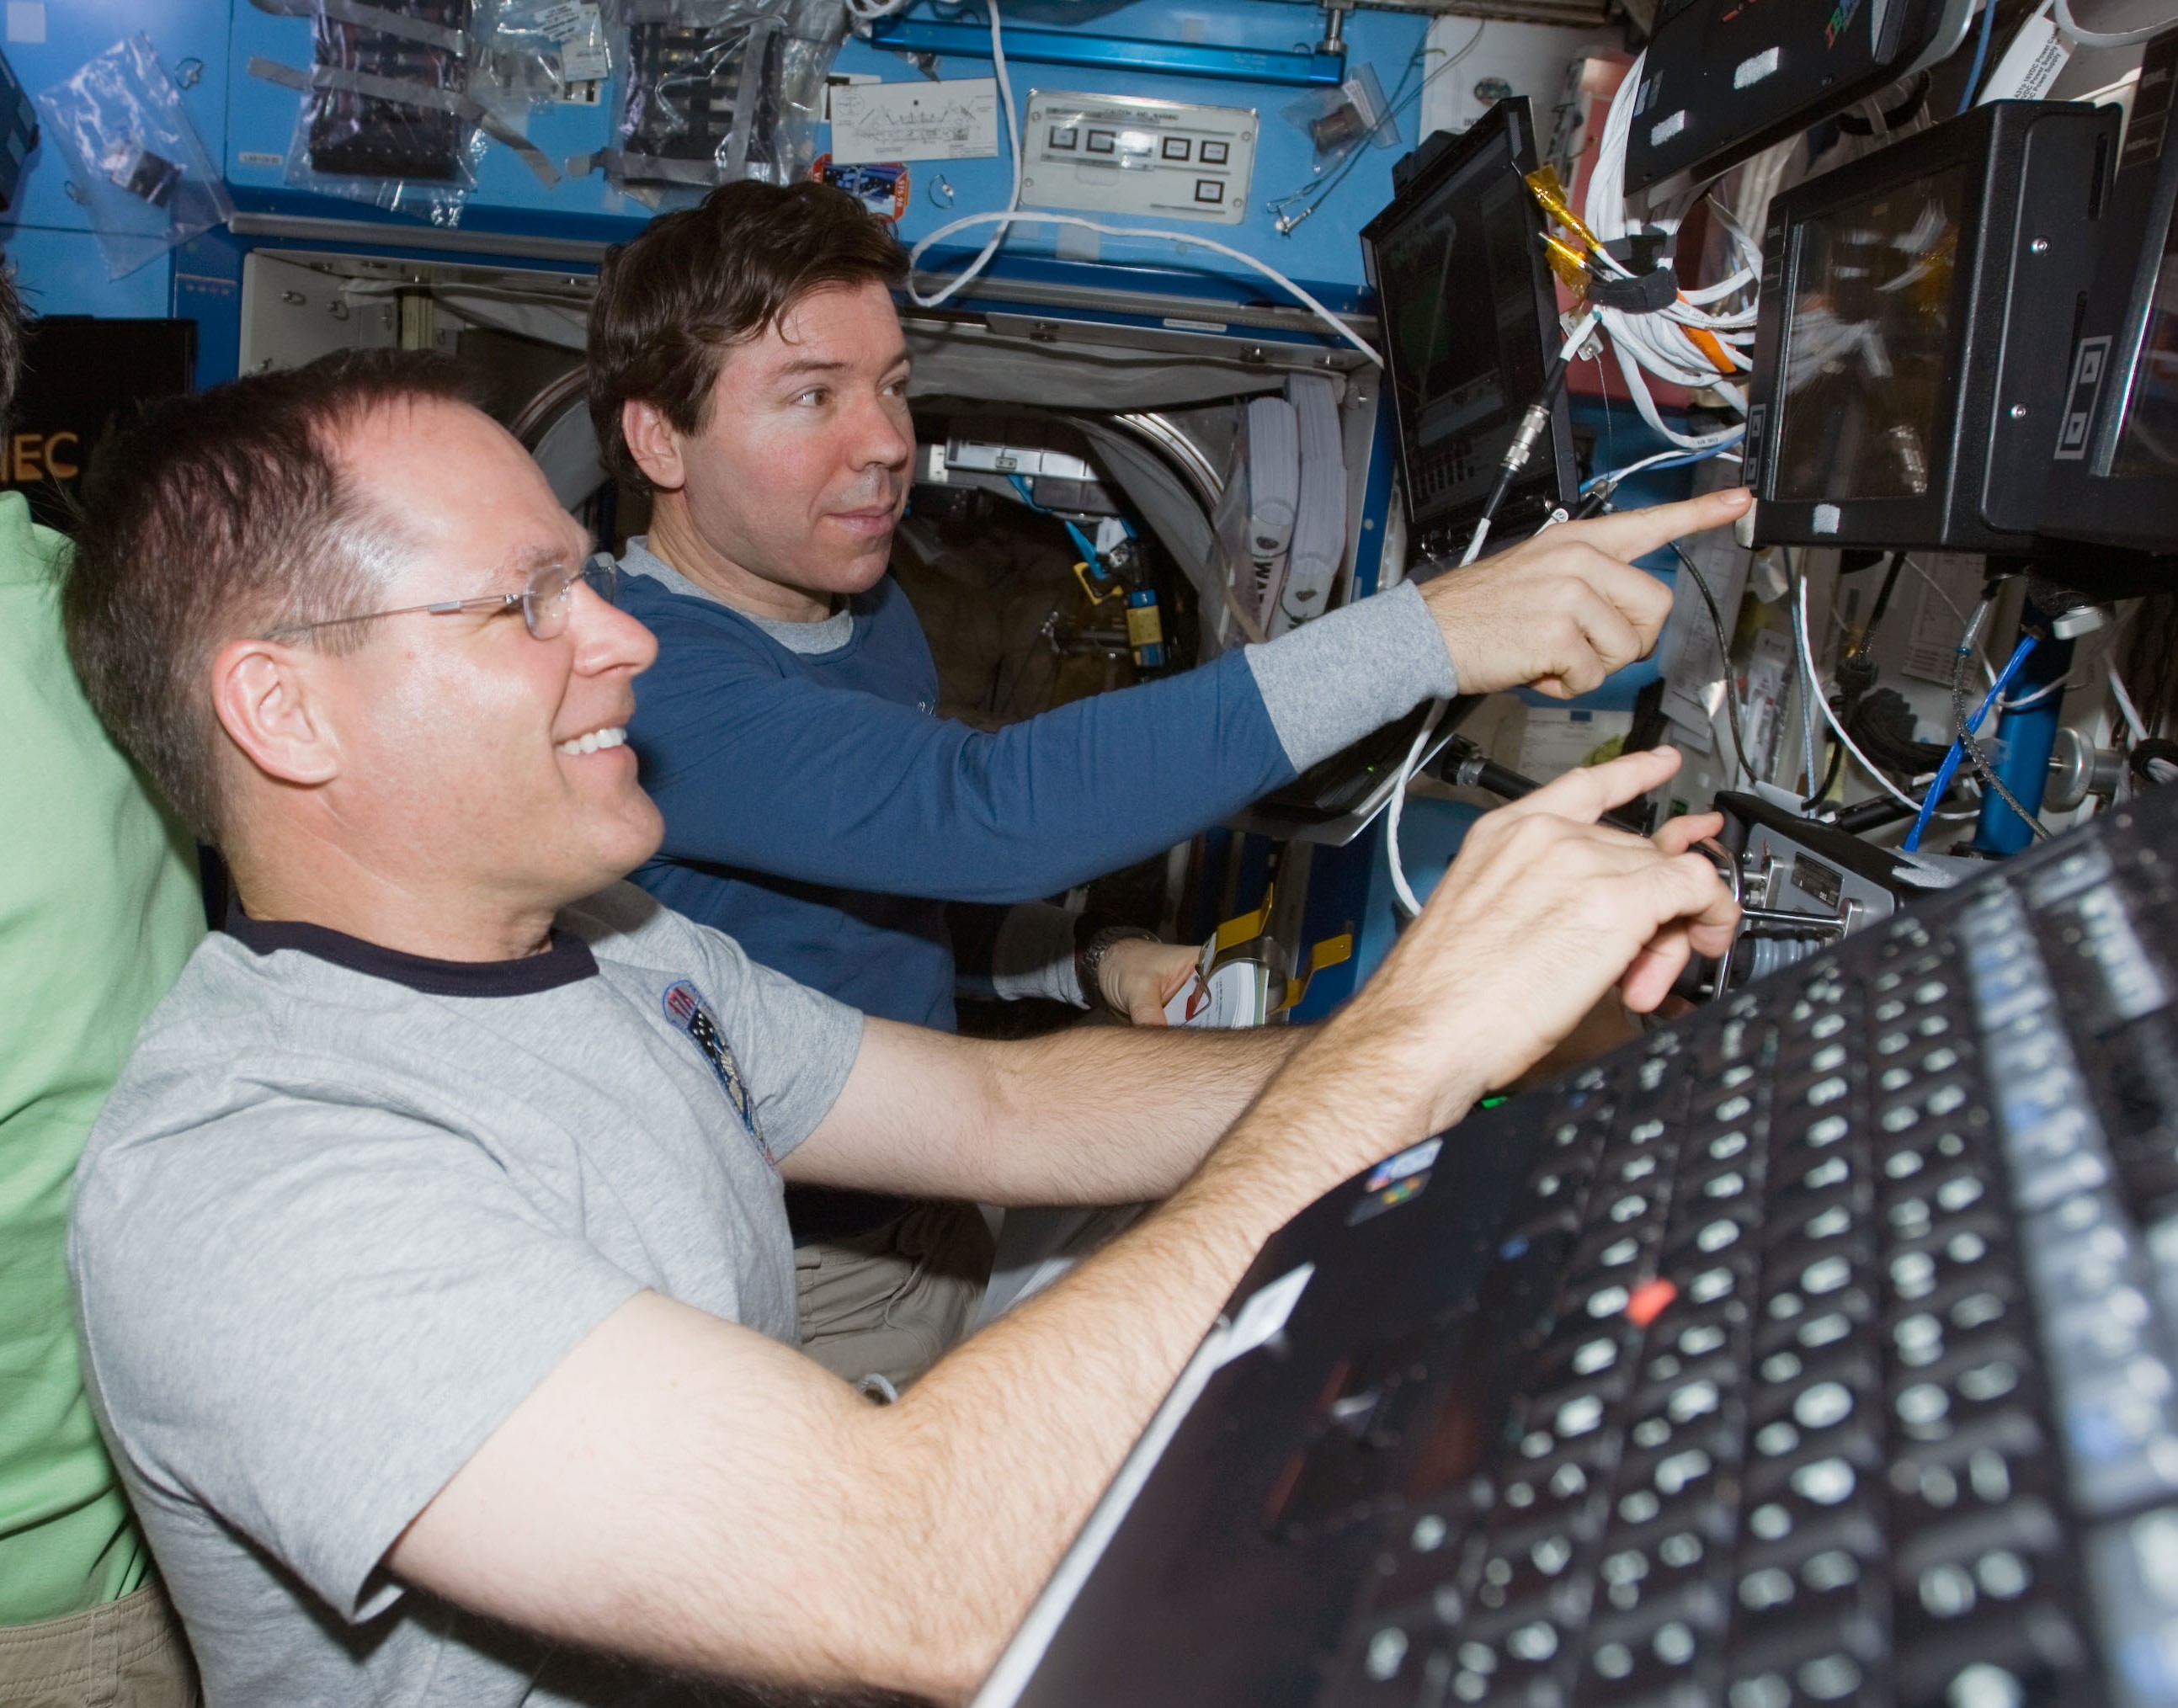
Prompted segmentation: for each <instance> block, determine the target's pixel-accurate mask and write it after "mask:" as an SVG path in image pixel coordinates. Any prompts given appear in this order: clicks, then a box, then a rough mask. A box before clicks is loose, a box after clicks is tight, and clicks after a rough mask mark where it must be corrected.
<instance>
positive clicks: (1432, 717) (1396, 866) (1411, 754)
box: [1384, 700, 1451, 919]
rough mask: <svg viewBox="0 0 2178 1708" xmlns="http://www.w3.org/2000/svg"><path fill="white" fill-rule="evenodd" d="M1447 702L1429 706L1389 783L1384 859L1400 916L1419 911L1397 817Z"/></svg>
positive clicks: (1401, 810)
mask: <svg viewBox="0 0 2178 1708" xmlns="http://www.w3.org/2000/svg"><path fill="white" fill-rule="evenodd" d="M1450 703H1451V702H1450V701H1448V700H1439V701H1437V702H1436V703H1435V704H1434V705H1432V706H1431V708H1430V710H1429V715H1428V716H1427V717H1426V718H1424V719H1423V720H1422V726H1421V728H1420V729H1419V730H1416V731H1415V740H1414V745H1413V746H1412V747H1409V748H1408V749H1407V757H1406V758H1405V759H1404V761H1403V762H1401V764H1400V766H1399V778H1398V782H1396V783H1394V784H1393V786H1392V804H1391V807H1390V809H1389V811H1388V812H1387V814H1386V816H1385V819H1384V861H1385V863H1386V864H1387V866H1388V867H1390V868H1391V872H1392V896H1393V904H1394V905H1395V906H1397V907H1398V910H1399V912H1400V915H1401V917H1404V918H1407V919H1412V918H1413V917H1415V915H1416V914H1418V913H1420V911H1422V905H1421V903H1420V902H1419V901H1416V900H1415V891H1414V886H1413V885H1412V884H1409V883H1408V882H1407V868H1406V865H1405V863H1404V862H1403V861H1401V859H1400V858H1399V819H1400V817H1401V816H1402V813H1403V810H1404V807H1405V806H1406V804H1407V785H1408V784H1409V783H1410V782H1412V781H1413V780H1414V775H1415V766H1417V765H1419V764H1420V763H1421V758H1422V749H1423V748H1424V747H1426V746H1428V745H1429V738H1430V737H1431V736H1433V735H1435V734H1436V726H1437V724H1438V722H1439V720H1442V718H1443V716H1444V709H1445V708H1446V707H1447V705H1449V704H1450Z"/></svg>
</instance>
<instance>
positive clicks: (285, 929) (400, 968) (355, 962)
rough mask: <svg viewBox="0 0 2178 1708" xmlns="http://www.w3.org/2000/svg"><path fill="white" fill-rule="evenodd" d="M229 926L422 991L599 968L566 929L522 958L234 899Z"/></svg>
mask: <svg viewBox="0 0 2178 1708" xmlns="http://www.w3.org/2000/svg"><path fill="white" fill-rule="evenodd" d="M226 930H227V935H228V936H230V937H232V938H233V939H235V941H237V942H238V943H239V944H242V946H243V947H244V948H245V949H247V950H249V951H250V952H251V953H253V954H255V955H271V954H273V953H274V952H276V950H282V949H292V950H295V951H296V952H297V953H298V954H302V955H315V956H316V957H317V958H318V959H319V960H320V961H331V963H332V964H333V965H334V966H344V967H347V969H348V970H349V971H350V972H360V973H363V974H364V975H365V976H366V977H371V978H383V979H387V980H390V981H391V983H395V984H399V985H405V986H406V987H407V988H409V989H410V990H413V991H415V992H416V993H418V994H419V995H423V996H476V997H491V996H535V995H537V994H539V993H540V992H544V991H547V990H557V989H558V988H560V987H561V985H563V984H578V983H581V982H582V981H583V979H586V978H594V977H596V976H597V971H598V962H597V957H596V956H595V955H592V954H591V953H590V945H589V944H587V943H585V942H584V941H583V939H581V938H579V937H577V936H576V935H575V934H574V933H572V932H568V931H558V930H555V931H554V932H553V933H552V940H551V944H550V946H549V947H548V948H547V949H546V950H545V951H544V953H543V954H542V955H523V957H522V958H521V959H520V960H519V961H436V960H434V959H433V958H431V957H430V955H408V954H404V953H403V952H402V950H397V949H387V948H385V947H383V946H381V945H380V944H375V943H365V942H364V940H363V939H361V938H359V937H350V936H349V935H348V934H347V933H346V932H344V931H334V930H332V929H331V928H328V927H326V926H323V925H310V924H306V923H304V922H301V921H299V920H289V919H276V920H268V919H252V918H250V917H249V916H248V915H247V914H245V913H244V912H243V911H242V909H241V906H239V905H238V904H236V903H230V904H229V905H228V907H227V924H226Z"/></svg>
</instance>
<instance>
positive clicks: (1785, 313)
mask: <svg viewBox="0 0 2178 1708" xmlns="http://www.w3.org/2000/svg"><path fill="white" fill-rule="evenodd" d="M2052 119H2054V120H2055V122H2056V123H2060V124H2064V123H2073V122H2075V121H2077V123H2079V124H2080V125H2081V126H2082V129H2083V131H2084V130H2086V129H2091V128H2094V127H2101V128H2105V129H2106V128H2107V127H2109V126H2110V123H2111V122H2112V121H2111V120H2110V118H2109V116H2108V114H2107V113H2106V112H2104V111H2103V110H2101V109H2097V108H2093V107H2084V106H2082V105H2080V104H2079V103H2077V102H2071V101H1991V102H1988V103H1986V104H1984V105H1983V106H1980V107H1976V108H1974V109H1973V112H1970V113H1967V114H1966V115H1964V116H1963V117H1961V118H1954V119H1951V120H1949V121H1947V122H1945V123H1942V124H1939V125H1936V126H1934V127H1932V128H1931V129H1928V130H1924V131H1922V132H1920V133H1918V134H1915V135H1913V136H1910V137H1906V138H1904V139H1902V140H1899V141H1897V142H1895V143H1892V144H1891V145H1889V146H1888V147H1886V148H1884V149H1882V150H1880V151H1877V152H1876V153H1874V154H1870V155H1865V156H1862V157H1861V158H1860V159H1858V160H1856V161H1851V162H1849V163H1848V164H1847V165H1844V166H1841V167H1836V168H1834V169H1833V170H1831V171H1830V172H1825V173H1824V174H1822V175H1821V176H1820V178H1811V179H1809V180H1808V181H1807V182H1806V183H1803V184H1799V185H1797V186H1795V187H1794V188H1793V189H1790V190H1788V191H1787V192H1785V193H1784V194H1781V195H1780V196H1778V197H1777V198H1776V200H1774V201H1773V202H1772V203H1771V204H1770V214H1769V217H1768V220H1767V222H1766V223H1765V229H1764V233H1763V279H1762V295H1761V312H1760V315H1759V319H1758V323H1757V330H1756V335H1755V346H1754V370H1753V372H1752V373H1751V374H1750V375H1749V376H1748V442H1747V449H1746V452H1745V457H1744V463H1743V473H1744V474H1745V476H1746V479H1747V483H1748V485H1749V486H1750V487H1751V488H1752V489H1753V490H1754V495H1755V496H1756V499H1757V500H1758V503H1757V506H1756V510H1755V520H1754V537H1755V539H1756V540H1757V541H1758V542H1759V543H1760V544H1763V545H1814V546H1839V545H1858V546H1874V547H1880V548H1886V549H1888V548H1892V547H1925V548H1947V549H1951V550H1966V551H1984V552H1986V551H2003V552H2026V551H2029V550H2032V549H2033V545H2034V541H2035V535H2034V534H2033V531H2032V530H2033V525H2034V517H2035V516H2036V515H2037V513H2038V507H2039V506H2038V504H2037V503H2035V502H2034V501H2032V500H2031V499H2028V500H2027V501H2021V498H2020V495H2017V494H2015V493H2013V492H2011V490H2009V489H2008V488H2006V487H2005V485H2004V483H2003V482H2002V481H2001V480H2000V481H1999V482H1997V483H1996V484H1997V485H1998V487H1999V488H2000V490H1999V491H1998V492H1997V493H1996V494H1995V495H1994V501H1999V502H2002V503H2005V504H2007V505H2012V506H2016V510H2017V513H2016V515H2013V516H2011V517H2006V518H2004V523H2005V525H1999V524H1998V523H1995V522H1993V521H1992V520H1991V519H1990V517H1989V515H1988V513H1987V512H1986V508H1985V506H1988V505H1989V503H1990V502H1992V501H1993V498H1992V493H1991V484H1992V483H1991V470H1992V468H1993V467H1994V468H1999V469H2000V471H2001V470H2002V469H2005V468H2033V466H2034V465H2035V463H2036V462H2037V461H2038V456H2039V454H2040V452H2039V446H2040V445H2041V444H2042V442H2043V440H2044V436H2045V435H2049V434H2051V433H2053V432H2054V431H2055V419H2054V418H2055V407H2056V390H2057V382H2056V381H2055V380H2052V381H2051V382H2050V383H2049V386H2047V387H2045V388H2044V389H2046V390H2047V391H2048V392H2049V395H2048V396H2047V397H2036V398H2034V399H2033V401H2032V402H2029V403H2028V405H2027V413H2024V414H2022V415H2021V416H2018V417H2016V418H2015V417H2013V416H2011V414H2009V413H2000V410H2001V409H2002V408H2005V407H2006V406H2005V405H2004V403H2003V398H2004V397H2011V393H2013V392H2014V391H2018V390H2020V387H2019V386H2017V385H2016V384H2014V383H2012V382H2011V380H2008V378H2007V375H2008V373H2009V371H2010V370H2009V369H2008V367H2007V361H2006V357H2007V352H2006V322H2007V320H2009V319H2010V318H2011V315H2012V313H2013V307H2014V304H2013V299H2014V297H2015V295H2016V293H2017V292H2018V291H2019V290H2020V289H2021V288H2022V287H2021V282H2020V280H2019V279H2018V277H2017V265H2018V261H2019V256H2020V245H2021V244H2022V243H2024V242H2027V241H2031V238H2032V236H2033V233H2027V232H2025V231H2024V230H2023V224H2024V223H2027V222H2030V221H2029V220H2028V212H2029V211H2028V210H2026V209H2025V208H2023V207H2022V195H2021V194H2020V193H2019V191H2020V187H2021V186H2022V177H2023V173H2024V171H2025V163H2026V161H2027V157H2028V139H2029V136H2030V134H2031V133H2032V131H2033V128H2034V126H2035V125H2037V124H2038V123H2044V122H2047V121H2050V120H2052ZM1953 167H1963V168H1964V169H1965V175H1966V176H1965V182H1966V189H1967V202H1966V205H1965V206H1964V208H1963V209H1962V212H1961V219H1960V224H1959V238H1958V256H1959V260H1958V264H1957V266H1956V269H1955V271H1954V276H1953V282H1952V297H1951V315H1950V325H1949V326H1948V328H1947V330H1946V332H1945V348H1944V359H1943V370H1942V377H1941V380H1940V382H1939V386H1938V393H1937V395H1938V413H1937V419H1936V423H1935V425H1934V430H1932V432H1931V434H1930V435H1929V459H1930V463H1931V479H1930V481H1929V490H1928V491H1927V492H1925V493H1924V494H1922V495H1918V496H1916V497H1895V498H1847V499H1844V500H1837V499H1826V500H1799V499H1781V498H1779V497H1778V496H1777V495H1776V484H1777V476H1778V455H1777V453H1778V451H1779V447H1780V444H1781V440H1782V437H1783V434H1784V426H1785V412H1784V410H1783V408H1781V407H1780V406H1779V404H1778V402H1777V400H1778V398H1779V397H1780V394H1781V374H1782V370H1783V367H1784V363H1785V358H1786V354H1787V342H1788V336H1789V320H1790V314H1789V307H1790V304H1792V302H1793V301H1794V299H1795V298H1797V297H1798V293H1799V287H1800V280H1801V276H1802V269H1803V264H1804V260H1805V250H1806V244H1805V242H1804V234H1805V232H1806V229H1807V227H1809V226H1811V225H1813V224H1814V223H1816V222H1820V221H1822V220H1825V219H1827V218H1829V217H1831V216H1834V215H1836V214H1837V213H1840V212H1841V211H1845V210H1847V209H1848V208H1850V207H1852V205H1855V204H1857V203H1859V202H1862V201H1865V200H1868V199H1869V197H1870V196H1872V195H1875V194H1880V193H1881V192H1882V191H1883V190H1884V189H1887V188H1891V187H1893V186H1896V185H1902V184H1905V183H1911V182H1913V180H1916V179H1919V178H1928V177H1930V176H1932V175H1934V174H1935V173H1937V172H1943V171H1945V170H1947V169H1950V168H1953ZM2000 191H2011V192H2012V193H2011V194H1999V192H2000ZM2035 212H2037V213H2038V214H2039V213H2040V212H2041V211H2035ZM2031 223H2033V224H2035V226H2036V227H2037V230H2039V228H2040V227H2041V226H2042V225H2044V224H2047V223H2049V220H2048V219H2046V218H2041V217H2037V218H2035V219H2033V220H2032V221H2031ZM2053 237H2054V238H2055V242H2054V244H2053V247H2052V249H2051V250H2050V251H2049V252H2048V260H2047V264H2048V265H2050V266H2060V265H2070V266H2073V267H2075V268H2077V269H2078V270H2080V272H2081V276H2082V278H2084V277H2085V276H2086V271H2085V270H2086V269H2087V268H2088V266H2091V264H2092V263H2091V259H2090V258H2087V257H2082V255H2080V254H2079V252H2078V247H2077V244H2075V243H2073V242H2072V241H2071V238H2069V237H2068V236H2067V235H2066V233H2062V232H2061V231H2058V232H2053ZM2057 294H2063V293H2062V292H2059V293H2057ZM2066 299H2067V300H2068V301H2069V300H2070V298H2069V297H2067V298H2066ZM2014 348H2015V352H2016V351H2017V348H2018V347H2017V345H2015V347H2014ZM2021 359H2022V358H2021V357H2019V356H2018V355H2017V354H2016V353H2015V354H2014V355H2013V357H2012V360H2013V361H2015V362H2016V361H2019V360H2021ZM2000 394H2003V395H2002V397H2000ZM2012 401H2013V402H2017V401H2019V400H2018V399H2017V398H2013V399H2012ZM1939 470H1940V473H1939V472H1938V471H1939ZM1825 509H1829V510H1833V511H1835V512H1836V523H1835V526H1833V527H1819V526H1818V523H1819V520H1820V518H1819V517H1818V514H1817V512H1819V511H1821V510H1825Z"/></svg>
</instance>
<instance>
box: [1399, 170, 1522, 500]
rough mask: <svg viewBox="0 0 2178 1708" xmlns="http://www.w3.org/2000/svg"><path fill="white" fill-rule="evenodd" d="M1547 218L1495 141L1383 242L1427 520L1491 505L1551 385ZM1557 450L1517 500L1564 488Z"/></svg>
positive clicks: (1402, 406)
mask: <svg viewBox="0 0 2178 1708" xmlns="http://www.w3.org/2000/svg"><path fill="white" fill-rule="evenodd" d="M1538 218H1539V215H1538V213H1537V211H1536V208H1535V203H1534V201H1533V200H1532V199H1531V198H1530V195H1529V194H1528V190H1527V187H1526V186H1525V185H1524V183H1521V181H1520V176H1519V172H1517V171H1516V170H1515V169H1514V167H1513V159H1512V151H1511V149H1510V147H1509V146H1508V145H1504V144H1502V143H1500V144H1499V145H1497V146H1496V147H1493V148H1491V149H1488V150H1486V151H1484V153H1483V154H1482V155H1481V156H1479V157H1478V158H1476V159H1475V160H1474V161H1470V162H1469V164H1468V165H1467V166H1466V167H1464V169H1463V170H1461V171H1460V172H1458V173H1456V174H1455V175H1454V176H1453V178H1451V179H1450V180H1449V181H1448V182H1447V183H1445V184H1443V185H1442V187H1441V188H1439V189H1437V190H1436V193H1435V194H1432V195H1431V196H1430V197H1429V198H1428V199H1427V200H1426V201H1425V202H1424V203H1423V204H1422V205H1420V206H1418V207H1416V208H1415V209H1414V210H1413V211H1411V212H1409V214H1408V216H1406V217H1405V218H1404V219H1403V220H1402V221H1401V222H1399V224H1398V227H1396V228H1395V229H1394V230H1393V231H1392V232H1390V233H1387V234H1386V236H1385V238H1383V240H1382V242H1381V243H1379V244H1378V245H1377V248H1376V270H1377V287H1378V289H1379V291H1380V293H1382V300H1383V314H1384V327H1385V334H1386V337H1387V340H1388V341H1389V342H1390V343H1391V346H1392V360H1391V368H1392V383H1393V395H1394V398H1395V401H1396V403H1397V407H1398V421H1399V432H1400V436H1401V439H1402V441H1404V442H1403V445H1402V452H1403V455H1404V461H1405V464H1406V474H1407V484H1408V493H1407V501H1408V505H1409V510H1410V511H1411V512H1412V514H1413V517H1414V520H1415V525H1416V526H1417V527H1418V528H1431V527H1436V526H1438V525H1441V524H1442V523H1444V522H1445V521H1447V519H1448V518H1450V517H1453V516H1454V515H1456V514H1457V512H1459V511H1460V510H1461V509H1463V508H1469V509H1475V510H1479V509H1480V506H1481V505H1482V502H1483V501H1484V500H1485V499H1486V498H1487V497H1488V496H1489V494H1490V488H1491V483H1492V482H1493V481H1495V480H1496V479H1497V465H1498V463H1499V462H1500V461H1501V460H1502V457H1504V454H1505V447H1506V446H1507V445H1508V444H1509V443H1510V442H1511V441H1512V437H1513V430H1515V428H1516V427H1517V426H1518V425H1519V419H1520V416H1521V414H1522V413H1524V411H1525V410H1526V408H1527V407H1528V405H1529V404H1530V403H1531V402H1534V401H1535V396H1536V394H1537V393H1538V392H1539V391H1541V389H1542V385H1543V374H1544V368H1543V348H1542V335H1541V333H1540V331H1539V322H1538V318H1537V315H1536V309H1535V282H1534V280H1535V272H1534V268H1535V255H1534V251H1535V242H1536V239H1535V231H1536V224H1537V220H1538ZM1546 452H1547V447H1544V448H1542V449H1540V450H1539V451H1538V452H1537V454H1536V455H1535V457H1533V458H1531V459H1530V463H1529V465H1528V470H1527V472H1526V474H1524V476H1523V478H1522V479H1520V480H1519V482H1518V483H1516V484H1515V485H1514V486H1513V491H1512V494H1511V495H1509V496H1508V501H1507V506H1506V507H1507V512H1508V514H1510V513H1511V512H1513V509H1514V508H1515V507H1516V506H1518V505H1519V502H1520V501H1521V499H1522V498H1523V497H1524V496H1527V497H1530V498H1532V497H1534V495H1536V494H1537V493H1539V492H1541V493H1546V494H1548V495H1551V496H1555V491H1556V480H1557V473H1556V470H1555V468H1553V467H1551V462H1550V458H1549V457H1548V455H1547V454H1546Z"/></svg>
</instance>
